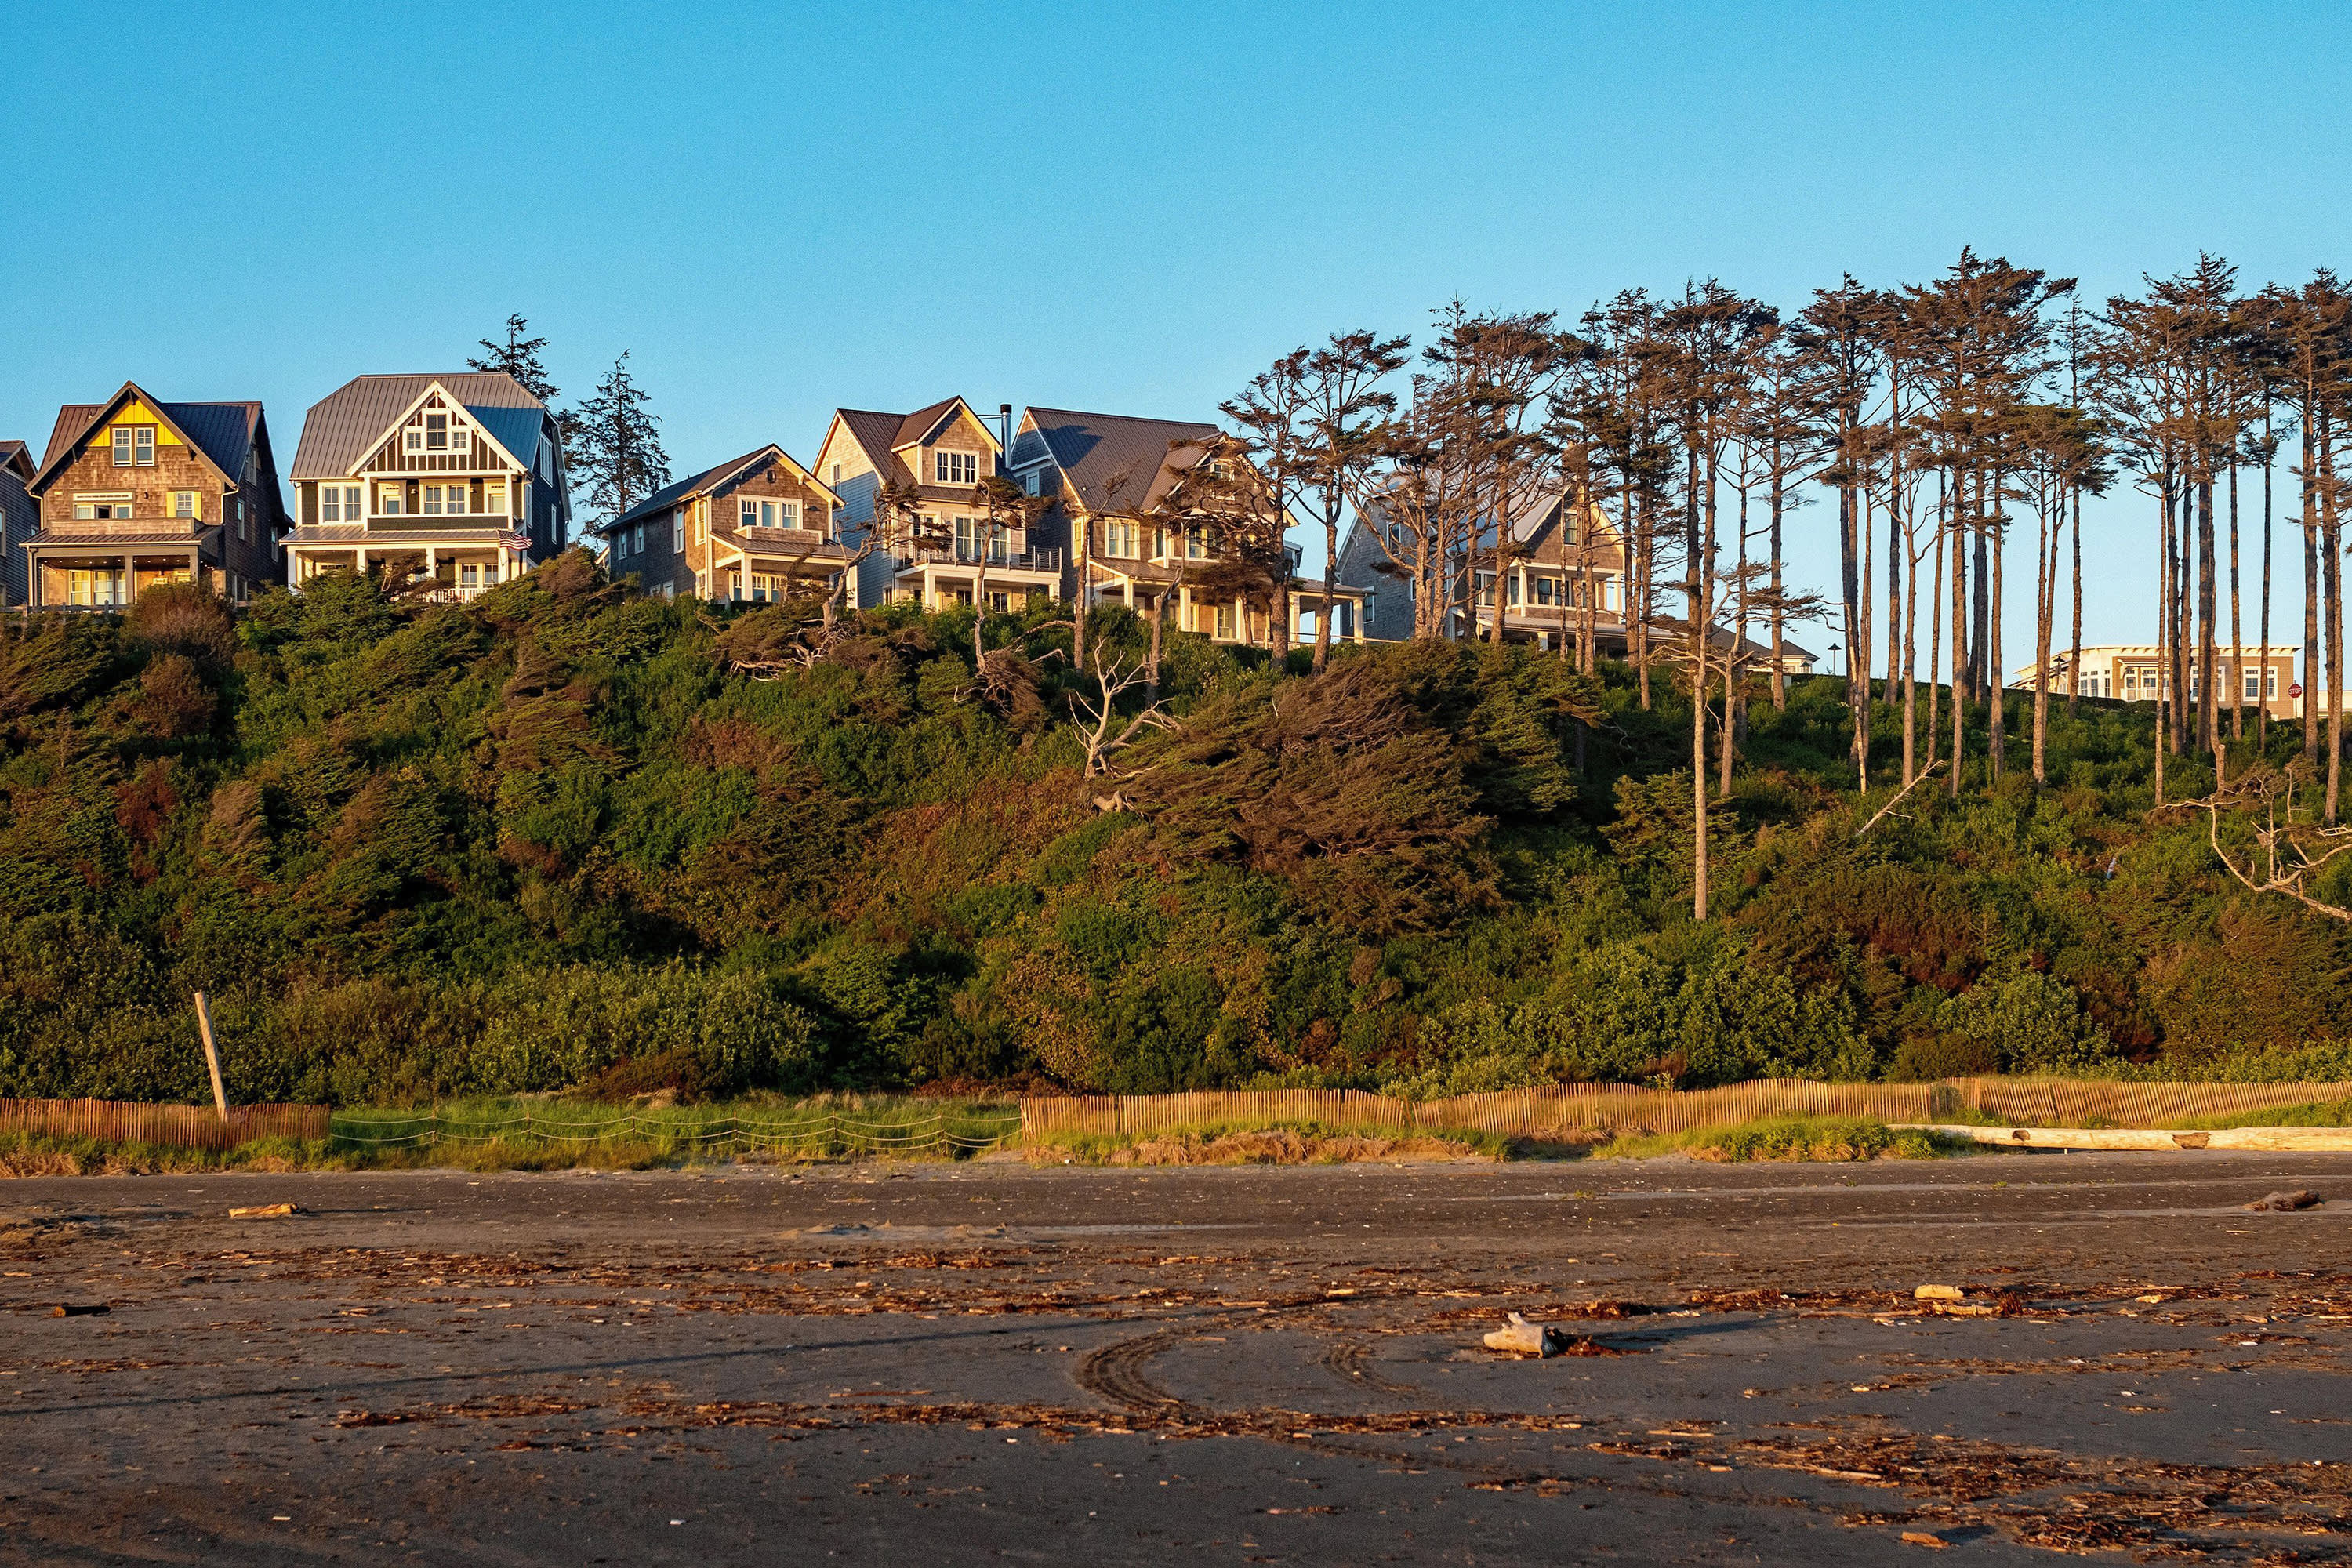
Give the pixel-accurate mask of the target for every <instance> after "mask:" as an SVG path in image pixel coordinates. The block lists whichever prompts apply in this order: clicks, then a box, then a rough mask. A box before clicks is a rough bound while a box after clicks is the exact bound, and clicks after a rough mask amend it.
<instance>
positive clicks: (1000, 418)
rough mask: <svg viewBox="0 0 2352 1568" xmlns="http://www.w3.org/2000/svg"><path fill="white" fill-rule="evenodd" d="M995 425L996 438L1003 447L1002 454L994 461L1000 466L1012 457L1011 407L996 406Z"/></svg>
mask: <svg viewBox="0 0 2352 1568" xmlns="http://www.w3.org/2000/svg"><path fill="white" fill-rule="evenodd" d="M996 425H997V438H998V439H999V440H1000V441H1002V442H1003V446H1004V451H1003V455H1002V456H1001V457H999V458H997V459H996V460H997V462H998V464H999V465H1000V466H1001V465H1003V464H1004V463H1006V462H1008V461H1010V460H1011V459H1012V457H1013V405H1011V404H1010V403H1000V404H998V405H996Z"/></svg>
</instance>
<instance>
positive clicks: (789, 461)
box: [590, 441, 841, 533]
mask: <svg viewBox="0 0 2352 1568" xmlns="http://www.w3.org/2000/svg"><path fill="white" fill-rule="evenodd" d="M768 457H773V458H776V459H778V460H779V461H781V462H782V463H783V464H784V465H785V466H786V467H788V468H791V469H792V470H793V472H794V473H795V474H798V475H799V476H800V477H801V480H802V482H803V483H804V484H807V485H809V486H812V487H813V488H814V489H817V490H819V491H821V492H822V493H823V494H824V498H825V500H827V501H828V502H830V503H831V504H832V505H834V506H839V505H840V504H841V498H840V497H839V496H837V495H835V493H834V491H833V487H832V486H830V485H828V484H825V483H824V481H822V480H820V479H818V478H817V477H816V476H815V475H814V474H812V473H810V472H809V471H808V470H807V469H806V468H803V467H801V465H800V464H799V463H798V462H797V461H796V460H794V458H793V455H792V454H791V453H790V452H787V451H785V450H784V449H783V448H782V447H779V446H777V445H776V444H775V443H774V442H773V441H771V442H769V443H768V444H767V445H766V446H764V447H759V448H758V449H756V450H754V451H750V452H746V453H744V454H743V455H742V456H741V457H740V458H729V459H728V460H727V461H725V462H723V463H719V464H714V465H713V466H712V467H710V468H705V469H703V470H702V471H701V472H700V473H698V474H688V475H687V477H686V478H684V479H672V480H671V481H670V482H669V483H668V484H666V485H664V486H662V488H661V489H657V490H656V491H654V493H653V494H651V495H649V496H647V497H646V499H645V500H641V501H639V502H638V503H637V504H636V505H635V506H633V507H631V508H630V509H629V510H626V511H625V512H623V513H622V514H621V515H620V516H618V517H616V518H614V519H613V521H610V522H605V523H599V524H598V525H597V526H596V527H595V528H593V529H592V530H590V531H591V532H593V533H610V532H612V531H614V529H616V528H620V527H623V526H625V525H626V524H629V523H634V522H641V521H644V520H645V519H646V518H648V517H651V516H652V515H653V514H654V513H656V512H658V511H667V510H669V509H670V508H671V507H673V506H676V505H677V503H678V502H680V501H682V500H693V499H694V498H695V497H697V496H699V495H704V494H706V493H708V492H709V491H711V490H715V489H718V488H719V486H721V485H723V484H725V483H726V482H727V481H728V480H730V479H733V478H734V477H735V476H736V475H737V474H740V473H741V472H742V471H743V470H744V469H746V468H750V467H751V465H752V464H754V463H756V462H759V461H760V460H761V458H768Z"/></svg>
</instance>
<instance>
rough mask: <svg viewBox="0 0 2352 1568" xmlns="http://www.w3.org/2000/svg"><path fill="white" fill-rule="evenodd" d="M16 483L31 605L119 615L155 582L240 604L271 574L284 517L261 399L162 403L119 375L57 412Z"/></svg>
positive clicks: (274, 569) (275, 566) (27, 600)
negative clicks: (110, 385) (26, 532)
mask: <svg viewBox="0 0 2352 1568" xmlns="http://www.w3.org/2000/svg"><path fill="white" fill-rule="evenodd" d="M25 488H26V493H27V495H28V496H29V498H30V499H31V500H32V501H33V503H34V504H35V505H36V506H37V508H38V520H37V521H38V527H37V531H35V532H34V533H33V534H32V536H31V537H30V538H29V539H26V540H23V541H21V547H22V549H23V551H24V554H25V557H26V562H25V565H26V580H25V603H26V605H28V606H30V607H32V608H35V609H52V608H70V607H80V608H88V609H110V608H120V607H121V606H123V605H129V604H131V603H132V602H133V601H135V600H136V599H137V598H138V596H139V595H140V594H141V593H142V591H144V590H145V589H146V588H148V587H149V586H151V585H152V584H156V583H194V584H200V585H202V586H204V587H205V588H207V589H210V590H211V591H212V592H214V593H215V594H219V595H223V596H225V597H227V598H230V599H240V600H241V599H244V598H246V597H247V596H248V595H250V594H251V593H252V592H253V590H254V589H255V588H257V587H258V586H261V585H264V584H268V583H269V582H270V581H272V580H273V579H274V578H275V577H276V575H277V573H278V534H279V533H280V531H282V529H283V527H284V523H285V510H284V506H283V503H282V502H281V501H280V500H279V499H278V462H277V459H276V458H274V457H272V456H271V454H270V449H269V427H268V424H267V423H266V422H265V421H264V420H263V418H262V414H261V405H260V404H258V403H166V402H164V401H163V399H161V398H158V397H152V396H150V395H148V394H147V393H146V392H145V391H143V390H142V389H141V388H140V387H139V386H138V385H137V384H135V383H132V382H127V381H126V382H124V383H123V384H122V388H121V391H119V392H117V393H116V394H115V395H113V396H112V397H110V398H109V399H107V400H106V401H105V402H104V403H69V404H68V405H65V406H64V407H63V408H60V409H58V423H57V427H56V428H55V429H54V430H53V431H51V432H50V435H49V445H48V450H47V452H46V453H45V454H44V455H43V457H42V458H41V466H40V468H38V469H37V471H36V472H35V473H34V475H33V477H32V479H30V480H28V481H27V482H26V487H25ZM14 533H15V531H14V530H13V529H12V530H11V534H12V537H13V535H14Z"/></svg>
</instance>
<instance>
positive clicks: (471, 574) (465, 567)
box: [457, 561, 482, 591]
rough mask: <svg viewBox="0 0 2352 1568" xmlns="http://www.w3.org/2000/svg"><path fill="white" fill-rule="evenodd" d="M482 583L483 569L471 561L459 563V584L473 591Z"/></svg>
mask: <svg viewBox="0 0 2352 1568" xmlns="http://www.w3.org/2000/svg"><path fill="white" fill-rule="evenodd" d="M481 585H482V569H481V567H480V565H478V563H475V562H471V561H460V562H459V563H457V586H458V587H460V588H463V589H467V590H468V591H471V590H472V589H475V588H478V587H480V586H481Z"/></svg>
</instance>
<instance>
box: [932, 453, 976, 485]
mask: <svg viewBox="0 0 2352 1568" xmlns="http://www.w3.org/2000/svg"><path fill="white" fill-rule="evenodd" d="M979 481H980V454H979V453H977V452H933V453H932V454H931V482H932V483H933V484H940V485H969V484H977V483H978V482H979Z"/></svg>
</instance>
